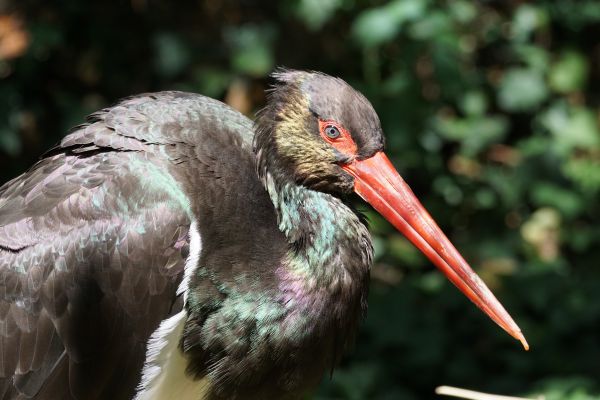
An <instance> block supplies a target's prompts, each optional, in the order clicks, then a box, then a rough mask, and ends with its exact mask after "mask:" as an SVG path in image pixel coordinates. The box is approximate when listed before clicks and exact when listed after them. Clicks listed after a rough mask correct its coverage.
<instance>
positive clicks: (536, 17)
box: [511, 4, 548, 41]
mask: <svg viewBox="0 0 600 400" xmlns="http://www.w3.org/2000/svg"><path fill="white" fill-rule="evenodd" d="M547 22H548V14H547V12H546V10H545V9H543V8H541V7H537V6H534V5H532V4H523V5H521V6H520V7H519V8H518V9H517V11H516V12H515V15H514V17H513V21H512V25H511V28H512V32H511V33H512V36H513V38H514V39H515V40H518V41H525V40H527V39H529V37H530V35H531V34H532V33H533V32H534V31H536V30H537V29H539V28H541V27H543V26H545V25H546V24H547Z"/></svg>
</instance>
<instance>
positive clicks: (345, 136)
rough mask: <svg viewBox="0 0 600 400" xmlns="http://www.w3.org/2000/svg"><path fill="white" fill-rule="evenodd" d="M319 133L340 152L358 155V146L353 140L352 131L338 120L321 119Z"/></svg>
mask: <svg viewBox="0 0 600 400" xmlns="http://www.w3.org/2000/svg"><path fill="white" fill-rule="evenodd" d="M319 133H320V134H321V137H322V138H323V140H325V141H326V142H327V143H329V144H330V145H331V146H333V147H334V148H335V149H336V150H338V151H339V152H341V153H343V154H346V155H351V156H354V155H356V152H357V148H358V146H356V143H355V142H354V140H352V136H351V135H350V133H349V132H348V131H347V130H346V129H344V128H343V127H342V126H341V125H340V124H338V123H337V122H335V121H331V120H325V121H324V120H322V119H319Z"/></svg>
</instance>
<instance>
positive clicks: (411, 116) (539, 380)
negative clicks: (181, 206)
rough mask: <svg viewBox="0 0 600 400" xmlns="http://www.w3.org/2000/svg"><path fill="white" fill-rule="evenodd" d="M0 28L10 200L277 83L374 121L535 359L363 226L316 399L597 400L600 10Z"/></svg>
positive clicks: (351, 8)
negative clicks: (194, 109) (341, 328)
mask: <svg viewBox="0 0 600 400" xmlns="http://www.w3.org/2000/svg"><path fill="white" fill-rule="evenodd" d="M0 11H2V12H3V13H5V14H4V16H3V17H1V19H0V171H1V172H0V177H1V180H2V181H6V180H8V179H9V178H11V177H13V176H15V175H16V174H18V173H20V172H22V171H23V170H24V169H25V168H27V167H28V166H29V165H30V164H31V163H32V162H34V160H36V158H37V157H39V156H40V155H41V154H42V153H43V152H44V150H46V149H47V148H48V147H49V146H51V145H52V144H54V143H55V142H56V141H57V140H58V139H59V138H60V137H61V136H63V135H64V134H65V133H66V132H67V130H68V129H69V128H70V127H71V126H73V125H76V124H78V123H80V122H82V121H83V118H84V116H85V115H86V114H88V113H90V112H92V111H94V110H96V109H98V108H101V107H103V106H106V105H109V104H111V103H113V102H115V101H116V100H117V99H119V98H120V97H123V96H127V95H131V94H135V93H139V92H145V91H154V90H162V89H180V90H189V91H194V92H199V93H203V94H206V95H208V96H213V97H216V98H220V99H227V100H228V101H229V102H230V103H233V104H235V105H236V106H237V107H240V108H242V109H243V110H244V111H245V112H246V113H248V114H249V115H252V113H253V112H254V111H255V110H257V109H258V108H260V107H261V105H262V104H263V101H264V95H263V90H264V89H265V88H266V87H267V86H268V84H269V81H268V79H266V76H267V75H268V74H269V72H270V71H272V70H273V68H274V67H276V66H281V65H284V66H287V67H293V68H306V69H314V70H321V71H324V72H327V73H329V74H333V75H338V76H340V77H343V78H344V79H346V80H347V81H348V82H350V83H351V84H352V85H354V86H355V87H356V88H357V89H359V90H361V91H362V92H363V93H364V94H365V95H366V96H367V97H368V98H369V99H370V100H371V101H372V103H373V105H374V106H375V108H376V110H377V111H378V113H379V116H380V117H381V120H382V123H383V127H384V130H385V132H386V135H387V138H388V146H387V148H388V154H389V155H390V157H391V158H392V159H393V161H394V163H395V164H396V166H397V167H398V169H399V170H400V172H401V173H402V174H403V176H404V177H405V179H406V180H407V181H408V182H409V183H410V184H411V186H412V187H413V189H414V191H415V193H416V194H417V195H419V196H420V197H421V198H422V200H423V202H424V204H425V206H426V207H427V208H428V209H429V210H430V212H431V214H432V215H433V216H434V217H435V219H436V220H437V221H438V222H439V224H440V225H441V226H442V228H443V229H444V230H445V231H446V232H447V233H448V234H449V236H450V237H451V238H452V240H453V241H454V242H455V244H456V246H457V247H458V248H459V249H460V250H461V251H462V252H463V254H464V255H465V257H466V258H467V259H468V260H470V261H471V263H472V265H473V266H474V267H475V268H476V269H477V271H478V272H479V273H480V274H481V275H482V277H483V278H484V280H485V281H486V282H487V283H488V284H489V285H490V286H491V287H492V289H493V290H494V291H495V293H497V295H498V297H499V298H500V299H501V300H502V301H503V303H504V304H505V305H506V307H507V309H508V310H509V311H510V312H511V314H512V315H513V316H514V317H515V319H516V320H517V322H518V323H519V324H520V325H521V327H522V328H523V330H524V332H525V334H526V336H527V338H528V340H529V343H530V344H531V351H529V352H524V351H522V349H521V348H520V346H519V344H518V343H517V342H515V341H513V340H512V339H511V338H510V337H508V336H507V335H506V334H504V333H503V332H502V331H501V330H500V329H499V328H497V327H496V326H495V325H493V324H492V323H491V322H490V321H489V320H488V319H487V318H486V317H485V316H484V315H483V314H482V313H481V312H479V310H477V309H476V308H475V307H473V306H472V305H471V304H470V303H469V302H468V301H467V300H466V299H465V298H463V296H462V295H461V294H460V293H459V292H458V291H457V290H455V289H454V287H452V286H451V284H449V283H448V282H446V281H445V279H444V278H443V277H442V276H441V275H440V274H439V273H438V272H437V271H435V270H434V268H433V267H432V266H431V265H430V263H429V262H428V261H427V260H426V259H425V258H424V257H423V256H421V255H420V254H419V253H418V252H417V251H416V250H414V249H413V248H412V246H411V245H410V244H408V242H407V241H406V240H405V239H404V238H402V237H401V236H400V235H399V234H397V233H396V232H395V231H394V230H393V229H392V228H391V227H390V226H389V225H388V224H387V223H385V222H384V221H382V220H381V219H380V218H379V217H377V216H376V215H374V214H372V213H369V216H370V217H371V220H372V231H373V233H374V235H375V243H376V250H377V259H376V266H375V268H374V271H373V283H372V290H371V299H370V312H369V317H368V319H367V321H366V323H365V324H364V325H363V328H362V331H361V334H360V337H359V341H358V343H357V346H356V350H355V351H354V352H353V353H352V354H351V355H349V356H348V357H347V358H346V359H345V361H344V362H343V364H342V365H341V366H340V368H338V369H337V370H336V372H335V373H334V374H333V378H332V379H331V380H329V379H325V380H324V382H323V385H322V386H321V388H320V389H319V391H318V393H317V394H316V398H318V399H367V398H368V399H408V400H410V399H427V398H434V397H435V395H434V394H433V390H434V388H435V387H436V386H438V385H440V384H449V385H456V386H462V387H468V388H472V389H478V390H484V391H489V392H495V393H503V394H513V395H530V396H533V395H537V394H542V393H543V394H545V395H546V398H547V399H550V400H552V399H556V400H559V399H568V400H569V399H570V400H575V399H577V400H580V399H592V398H599V396H600V387H599V386H600V385H599V382H598V379H597V378H598V376H599V374H600V279H599V278H600V247H599V245H600V226H598V221H599V219H598V216H599V211H600V207H599V202H598V195H599V190H600V129H599V120H600V112H599V107H598V105H599V102H600V90H599V82H600V79H599V78H600V2H598V1H589V0H580V1H569V0H556V1H538V2H526V1H481V2H474V1H466V0H447V1H428V0H396V1H389V2H386V1H366V0H283V1H264V2H258V1H251V0H245V1H238V2H233V1H213V0H205V1H200V0H198V1H191V0H187V1H154V0H131V1H106V0H93V1H81V0H62V1H28V0H18V1H15V2H14V3H10V2H7V1H0ZM19 21H20V22H19ZM7 43H8V45H12V46H13V47H12V48H11V47H8V50H7V47H3V46H7ZM19 43H20V45H19ZM365 208H366V206H365Z"/></svg>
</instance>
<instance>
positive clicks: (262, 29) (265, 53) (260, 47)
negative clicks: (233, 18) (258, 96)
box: [225, 24, 275, 77]
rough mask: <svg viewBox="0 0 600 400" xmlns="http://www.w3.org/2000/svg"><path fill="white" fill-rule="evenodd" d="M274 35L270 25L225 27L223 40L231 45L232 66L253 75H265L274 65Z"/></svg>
mask: <svg viewBox="0 0 600 400" xmlns="http://www.w3.org/2000/svg"><path fill="white" fill-rule="evenodd" d="M274 36H275V31H274V29H273V28H272V27H271V26H270V25H266V26H265V25H260V26H259V25H252V24H248V25H242V26H237V27H232V28H229V29H227V30H226V32H225V40H226V41H227V42H228V44H229V46H230V47H231V63H232V66H233V68H234V69H235V70H236V71H237V72H241V73H246V74H249V75H252V76H255V77H262V76H265V75H267V74H268V73H269V72H270V71H271V70H272V69H273V66H274V65H275V58H274V55H273V49H272V43H273V39H274Z"/></svg>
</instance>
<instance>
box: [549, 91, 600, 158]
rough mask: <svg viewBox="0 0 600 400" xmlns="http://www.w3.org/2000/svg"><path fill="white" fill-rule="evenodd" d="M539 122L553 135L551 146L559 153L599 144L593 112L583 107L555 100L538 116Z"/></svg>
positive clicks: (599, 137) (598, 132)
mask: <svg viewBox="0 0 600 400" xmlns="http://www.w3.org/2000/svg"><path fill="white" fill-rule="evenodd" d="M540 122H541V124H542V126H543V127H545V128H546V129H548V131H550V133H551V134H552V135H553V136H554V138H555V141H554V142H553V146H554V148H555V150H556V151H557V152H558V153H559V154H563V155H564V154H567V153H568V152H569V151H571V150H572V149H574V148H590V147H598V146H600V130H599V128H598V122H597V120H596V117H595V114H594V113H593V112H592V111H591V110H589V109H587V108H585V107H579V106H576V107H570V106H568V105H567V104H566V103H564V102H557V103H555V104H554V105H552V107H550V108H549V109H548V110H547V111H546V112H544V113H543V114H542V115H541V116H540Z"/></svg>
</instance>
